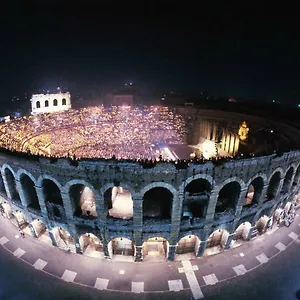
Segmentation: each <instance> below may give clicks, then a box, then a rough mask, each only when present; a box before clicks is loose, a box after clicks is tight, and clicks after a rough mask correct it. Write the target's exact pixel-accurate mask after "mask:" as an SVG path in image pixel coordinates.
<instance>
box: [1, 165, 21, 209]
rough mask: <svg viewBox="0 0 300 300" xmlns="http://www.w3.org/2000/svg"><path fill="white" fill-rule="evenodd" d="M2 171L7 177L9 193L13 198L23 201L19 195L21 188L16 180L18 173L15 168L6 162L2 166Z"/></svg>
mask: <svg viewBox="0 0 300 300" xmlns="http://www.w3.org/2000/svg"><path fill="white" fill-rule="evenodd" d="M1 172H2V174H3V175H4V177H5V180H6V183H7V188H8V194H9V196H10V198H11V200H15V201H17V202H20V203H21V198H20V195H19V190H18V186H17V182H16V174H15V172H14V170H13V169H12V167H11V166H9V165H7V164H4V165H3V166H2V170H1Z"/></svg>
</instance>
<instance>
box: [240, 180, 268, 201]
mask: <svg viewBox="0 0 300 300" xmlns="http://www.w3.org/2000/svg"><path fill="white" fill-rule="evenodd" d="M266 179H267V177H266V176H265V178H263V177H262V176H261V175H258V176H256V177H254V178H253V179H250V180H251V181H250V180H249V181H248V183H247V186H248V190H247V194H246V197H245V200H244V203H243V206H244V207H245V206H247V207H249V206H252V205H255V204H258V203H259V199H260V197H261V195H262V192H263V188H264V184H265V182H266V181H265V180H266Z"/></svg>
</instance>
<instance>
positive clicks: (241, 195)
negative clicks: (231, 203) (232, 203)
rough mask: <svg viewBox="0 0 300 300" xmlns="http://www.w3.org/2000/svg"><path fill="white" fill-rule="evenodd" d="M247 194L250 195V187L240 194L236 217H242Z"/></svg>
mask: <svg viewBox="0 0 300 300" xmlns="http://www.w3.org/2000/svg"><path fill="white" fill-rule="evenodd" d="M247 193H248V187H247V188H245V189H242V190H241V192H240V196H239V200H238V203H237V206H236V209H235V216H236V217H238V216H240V215H241V212H242V210H243V204H244V201H245V198H246V196H247Z"/></svg>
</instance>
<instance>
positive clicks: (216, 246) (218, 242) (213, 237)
mask: <svg viewBox="0 0 300 300" xmlns="http://www.w3.org/2000/svg"><path fill="white" fill-rule="evenodd" d="M228 237H229V232H228V231H227V230H226V229H221V228H220V229H216V230H215V231H213V232H212V233H211V234H210V235H209V237H208V239H207V244H206V249H205V251H204V254H203V256H208V255H214V254H217V253H219V252H221V251H223V250H224V247H225V246H226V243H227V239H228Z"/></svg>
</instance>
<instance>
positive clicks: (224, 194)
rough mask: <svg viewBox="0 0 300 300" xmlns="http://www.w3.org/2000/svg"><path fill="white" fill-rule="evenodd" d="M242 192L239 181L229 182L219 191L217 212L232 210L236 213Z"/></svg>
mask: <svg viewBox="0 0 300 300" xmlns="http://www.w3.org/2000/svg"><path fill="white" fill-rule="evenodd" d="M240 192H241V186H240V184H239V183H238V182H236V181H234V182H230V183H227V184H226V185H225V186H224V187H223V188H222V189H221V190H220V192H219V196H218V201H217V205H216V212H217V213H221V212H225V211H226V212H231V213H234V210H235V207H236V205H237V203H238V200H239V197H240Z"/></svg>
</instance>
